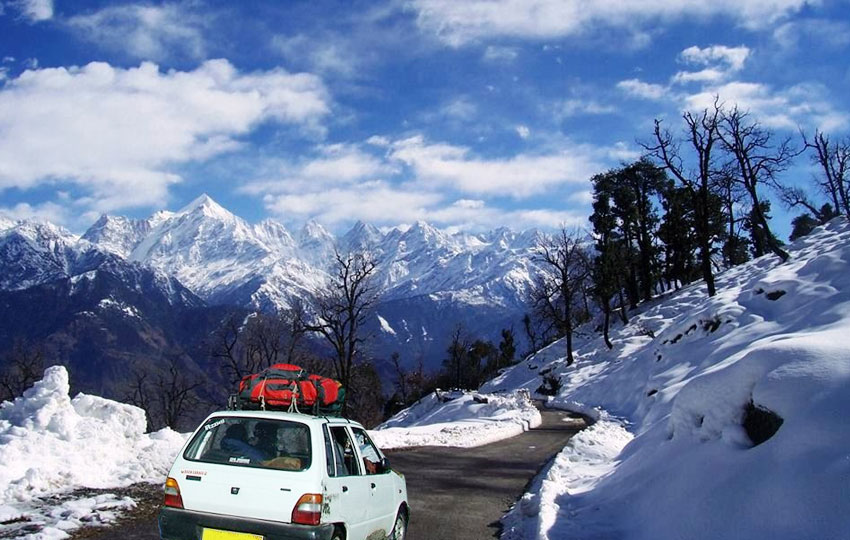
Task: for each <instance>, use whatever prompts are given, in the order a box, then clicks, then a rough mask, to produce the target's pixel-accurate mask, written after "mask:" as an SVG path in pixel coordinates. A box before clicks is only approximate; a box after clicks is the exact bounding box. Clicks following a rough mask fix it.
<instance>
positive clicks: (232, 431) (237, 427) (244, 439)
mask: <svg viewBox="0 0 850 540" xmlns="http://www.w3.org/2000/svg"><path fill="white" fill-rule="evenodd" d="M221 448H222V449H223V450H226V451H228V452H230V453H233V454H236V455H238V456H244V457H247V458H249V459H251V460H252V461H262V460H264V459H266V458H265V457H264V454H263V452H261V451H260V450H257V449H256V448H254V447H253V446H251V444H250V443H249V442H248V432H247V430H246V429H245V426H243V425H242V424H232V425H230V426H228V427H227V430H226V431H225V432H224V438H223V439H222V440H221Z"/></svg>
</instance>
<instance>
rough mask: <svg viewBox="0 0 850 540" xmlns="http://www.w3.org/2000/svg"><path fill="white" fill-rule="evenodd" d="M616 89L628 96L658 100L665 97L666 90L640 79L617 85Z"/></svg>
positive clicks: (663, 87)
mask: <svg viewBox="0 0 850 540" xmlns="http://www.w3.org/2000/svg"><path fill="white" fill-rule="evenodd" d="M617 88H619V89H620V90H622V91H624V92H625V93H627V94H629V95H630V96H634V97H638V98H642V99H651V100H660V99H664V98H666V97H668V96H667V93H668V88H667V87H666V86H662V85H660V84H653V83H647V82H644V81H641V80H640V79H628V80H625V81H620V82H618V83H617Z"/></svg>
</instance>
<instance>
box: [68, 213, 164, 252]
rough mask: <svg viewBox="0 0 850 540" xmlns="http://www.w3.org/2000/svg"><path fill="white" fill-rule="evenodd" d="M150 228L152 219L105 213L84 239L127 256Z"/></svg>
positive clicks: (90, 228) (84, 235) (85, 234)
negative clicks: (137, 218)
mask: <svg viewBox="0 0 850 540" xmlns="http://www.w3.org/2000/svg"><path fill="white" fill-rule="evenodd" d="M150 230H151V224H150V220H136V219H129V218H126V217H123V216H110V215H107V214H103V215H102V216H100V218H99V219H98V220H97V221H96V222H95V223H94V225H92V226H91V227H89V229H88V230H87V231H86V232H85V233H84V234H83V239H84V240H87V241H89V242H91V243H93V244H97V245H98V247H100V248H102V249H104V250H106V251H109V252H111V253H115V254H117V255H120V256H122V257H124V258H126V257H127V256H129V255H130V253H131V252H132V251H133V249H134V248H135V247H136V246H137V245H138V244H139V242H141V241H142V239H143V238H144V237H145V236H146V235H147V234H148V233H149V232H150Z"/></svg>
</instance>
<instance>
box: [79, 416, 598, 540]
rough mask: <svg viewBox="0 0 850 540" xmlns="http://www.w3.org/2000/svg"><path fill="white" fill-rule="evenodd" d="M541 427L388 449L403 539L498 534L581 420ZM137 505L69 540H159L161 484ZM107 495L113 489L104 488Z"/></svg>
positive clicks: (138, 494) (140, 491)
mask: <svg viewBox="0 0 850 540" xmlns="http://www.w3.org/2000/svg"><path fill="white" fill-rule="evenodd" d="M541 414H542V415H543V424H542V425H541V426H540V427H538V428H536V429H532V430H531V431H528V432H526V433H523V434H522V435H518V436H516V437H513V438H511V439H507V440H503V441H499V442H495V443H492V444H488V445H486V446H479V447H477V448H444V447H426V448H417V449H413V450H400V451H395V452H389V453H388V457H389V459H390V462H391V463H392V466H393V468H395V469H397V470H399V471H401V472H402V473H404V475H405V478H406V479H407V493H408V498H409V502H410V506H411V520H410V527H409V530H408V540H437V539H439V540H454V539H457V540H477V539H489V538H494V537H498V533H499V520H500V518H501V517H502V515H503V514H504V513H505V512H506V511H507V510H508V509H509V508H510V506H511V505H512V504H513V503H514V502H515V501H516V500H517V499H518V498H519V497H520V496H522V494H523V493H524V492H525V489H526V487H527V485H528V483H529V481H530V480H531V479H532V478H533V477H534V476H535V474H536V473H537V472H538V471H539V470H540V468H541V467H543V465H545V464H546V463H547V462H548V461H549V460H550V459H551V458H552V457H553V456H554V455H555V454H557V453H558V452H559V451H560V450H561V449H562V448H563V447H564V445H565V444H566V443H567V441H568V440H569V439H570V437H572V436H573V435H574V434H575V433H577V432H578V431H579V430H580V429H581V428H583V427H584V425H585V424H584V421H583V420H581V419H580V418H576V417H574V416H570V415H569V414H568V413H565V412H561V411H546V410H544V411H541ZM132 489H133V490H134V491H133V492H132V493H131V494H130V496H132V497H133V498H134V499H135V500H136V501H138V502H139V506H138V508H137V509H136V511H134V512H133V513H132V514H130V515H128V516H126V517H125V518H123V519H122V520H121V521H120V522H119V523H118V524H116V525H115V526H112V527H109V528H89V529H81V530H79V531H76V532H75V534H74V535H73V536H72V538H73V539H83V538H85V539H96V540H158V539H159V532H158V530H157V525H156V514H157V511H158V508H159V503H160V501H161V498H162V488H161V487H160V486H147V485H137V486H133V488H132ZM109 491H110V492H112V493H114V492H115V490H109Z"/></svg>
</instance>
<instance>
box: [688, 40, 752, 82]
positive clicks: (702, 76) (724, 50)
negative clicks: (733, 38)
mask: <svg viewBox="0 0 850 540" xmlns="http://www.w3.org/2000/svg"><path fill="white" fill-rule="evenodd" d="M749 56H750V49H749V47H745V46H743V45H741V46H739V47H727V46H725V45H712V46H711V47H705V48H699V47H696V46H694V47H688V48H687V49H685V50H683V51H682V52H681V53H679V61H680V62H683V63H685V64H691V65H697V66H706V67H705V69H702V70H699V71H680V72H678V73H676V74H675V75H674V76H673V78H672V82H674V83H677V84H683V83H689V82H704V83H718V82H720V81H722V80H725V79H728V78H729V77H731V76H732V75H734V74H735V73H737V72H739V71H741V69H743V67H744V63H745V62H746V61H747V58H748V57H749Z"/></svg>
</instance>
